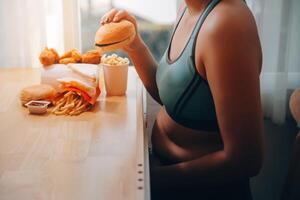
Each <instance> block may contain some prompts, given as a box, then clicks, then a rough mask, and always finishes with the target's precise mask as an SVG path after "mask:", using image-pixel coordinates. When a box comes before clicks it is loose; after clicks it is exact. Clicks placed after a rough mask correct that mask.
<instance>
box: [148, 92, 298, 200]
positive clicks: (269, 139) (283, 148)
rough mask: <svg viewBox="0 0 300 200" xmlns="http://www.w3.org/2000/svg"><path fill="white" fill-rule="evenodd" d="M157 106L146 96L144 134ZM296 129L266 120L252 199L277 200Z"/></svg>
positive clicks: (292, 123)
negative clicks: (260, 167)
mask: <svg viewBox="0 0 300 200" xmlns="http://www.w3.org/2000/svg"><path fill="white" fill-rule="evenodd" d="M158 109H159V106H158V105H157V103H156V102H155V101H154V100H153V99H151V98H150V97H149V96H148V97H147V113H146V118H147V129H146V130H147V132H148V134H150V133H151V128H152V126H153V123H154V120H155V117H156V113H157V111H158ZM297 132H298V129H297V127H296V124H295V122H293V121H292V120H288V121H287V122H286V123H285V124H283V125H281V126H278V125H275V124H273V123H272V122H271V121H270V120H265V135H266V145H265V148H266V149H265V159H264V164H263V167H262V169H261V172H260V174H259V175H258V176H256V177H254V178H252V179H251V189H252V194H253V199H254V200H279V199H280V196H281V193H282V188H283V184H284V182H285V178H286V174H287V170H288V165H289V159H290V155H291V151H292V149H293V142H294V139H295V136H296V133H297Z"/></svg>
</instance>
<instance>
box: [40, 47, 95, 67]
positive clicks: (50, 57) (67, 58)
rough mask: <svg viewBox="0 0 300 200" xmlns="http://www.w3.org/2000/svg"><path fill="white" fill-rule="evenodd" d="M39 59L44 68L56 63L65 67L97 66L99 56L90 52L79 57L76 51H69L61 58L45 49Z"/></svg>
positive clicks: (53, 50) (92, 51)
mask: <svg viewBox="0 0 300 200" xmlns="http://www.w3.org/2000/svg"><path fill="white" fill-rule="evenodd" d="M39 59H40V62H41V63H42V65H44V66H50V65H53V64H57V63H59V64H65V65H66V64H69V63H87V64H99V63H100V60H101V55H100V53H99V52H98V51H97V50H90V51H87V52H86V53H85V54H83V55H81V54H80V52H79V51H78V50H77V49H71V50H69V51H67V52H65V53H64V54H63V55H62V56H59V54H58V53H57V51H56V50H55V49H53V48H47V47H46V48H45V49H44V50H43V51H42V52H41V54H40V56H39Z"/></svg>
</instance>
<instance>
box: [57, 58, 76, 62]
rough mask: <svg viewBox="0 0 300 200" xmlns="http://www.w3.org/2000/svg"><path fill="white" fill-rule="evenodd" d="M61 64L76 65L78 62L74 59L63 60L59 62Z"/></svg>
mask: <svg viewBox="0 0 300 200" xmlns="http://www.w3.org/2000/svg"><path fill="white" fill-rule="evenodd" d="M59 63H60V64H69V63H76V60H75V59H74V58H72V57H71V58H63V59H60V60H59Z"/></svg>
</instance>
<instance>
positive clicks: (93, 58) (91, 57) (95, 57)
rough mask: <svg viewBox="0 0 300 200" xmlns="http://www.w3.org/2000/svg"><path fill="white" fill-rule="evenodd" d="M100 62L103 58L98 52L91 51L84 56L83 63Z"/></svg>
mask: <svg viewBox="0 0 300 200" xmlns="http://www.w3.org/2000/svg"><path fill="white" fill-rule="evenodd" d="M100 60H101V56H100V53H99V52H98V51H97V50H91V51H88V52H86V53H85V54H83V55H82V62H83V63H89V64H99V63H100Z"/></svg>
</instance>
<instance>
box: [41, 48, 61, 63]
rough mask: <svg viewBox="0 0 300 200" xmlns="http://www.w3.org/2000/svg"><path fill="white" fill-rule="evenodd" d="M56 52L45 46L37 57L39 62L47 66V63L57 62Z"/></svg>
mask: <svg viewBox="0 0 300 200" xmlns="http://www.w3.org/2000/svg"><path fill="white" fill-rule="evenodd" d="M57 56H58V54H57V52H56V51H53V50H51V49H48V48H47V47H46V48H45V49H44V50H43V51H42V52H41V54H40V56H39V59H40V62H41V63H42V64H43V65H44V66H48V65H52V64H54V63H57V61H58V59H57Z"/></svg>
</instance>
